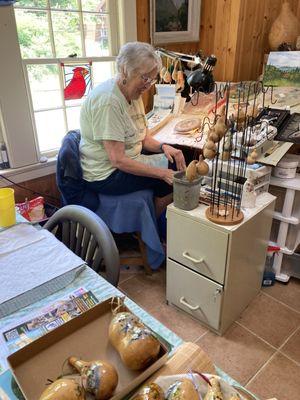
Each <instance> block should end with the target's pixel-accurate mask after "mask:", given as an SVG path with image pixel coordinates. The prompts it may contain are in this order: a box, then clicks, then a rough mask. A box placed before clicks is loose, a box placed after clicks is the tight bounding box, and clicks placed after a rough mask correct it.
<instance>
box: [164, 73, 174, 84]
mask: <svg viewBox="0 0 300 400" xmlns="http://www.w3.org/2000/svg"><path fill="white" fill-rule="evenodd" d="M163 80H164V82H165V83H171V81H172V76H171V74H170V72H169V71H168V70H166V72H165V74H164V76H163Z"/></svg>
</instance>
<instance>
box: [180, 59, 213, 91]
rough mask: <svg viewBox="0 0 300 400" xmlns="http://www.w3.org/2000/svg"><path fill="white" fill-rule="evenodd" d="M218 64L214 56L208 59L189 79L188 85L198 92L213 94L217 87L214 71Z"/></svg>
mask: <svg viewBox="0 0 300 400" xmlns="http://www.w3.org/2000/svg"><path fill="white" fill-rule="evenodd" d="M216 63H217V58H216V57H215V56H214V55H211V56H209V57H207V59H206V60H205V62H204V64H201V65H200V68H198V69H196V70H195V71H193V72H191V73H190V75H189V76H188V77H187V83H188V85H189V86H190V87H191V88H193V89H194V90H195V91H196V92H204V93H211V92H212V91H213V90H214V87H215V81H214V77H213V74H212V71H213V69H214V66H215V65H216Z"/></svg>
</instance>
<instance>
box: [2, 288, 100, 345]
mask: <svg viewBox="0 0 300 400" xmlns="http://www.w3.org/2000/svg"><path fill="white" fill-rule="evenodd" d="M97 303H98V300H97V298H96V297H95V296H94V295H93V293H92V292H91V291H88V292H87V291H86V290H85V289H83V288H80V289H77V290H76V291H74V292H72V293H71V294H69V295H68V296H67V298H65V299H63V300H60V301H58V302H57V303H55V304H52V305H51V306H48V307H46V308H44V309H42V310H41V311H42V312H41V313H40V314H39V315H36V316H33V317H31V318H30V319H27V320H26V321H24V322H22V323H20V324H18V325H17V326H14V327H12V328H10V329H8V330H6V331H4V332H3V336H4V339H5V342H6V345H7V347H8V350H9V352H10V353H13V352H15V351H17V350H19V349H21V348H22V347H24V346H26V345H27V344H29V343H31V342H33V341H34V340H35V339H37V338H39V337H40V336H43V335H45V334H46V333H47V332H49V331H52V330H53V329H55V328H57V327H58V326H60V325H62V324H64V323H65V322H67V321H69V320H71V319H72V318H74V317H77V316H78V315H80V314H82V313H83V312H84V311H87V310H88V309H90V308H91V307H93V306H94V305H96V304H97Z"/></svg>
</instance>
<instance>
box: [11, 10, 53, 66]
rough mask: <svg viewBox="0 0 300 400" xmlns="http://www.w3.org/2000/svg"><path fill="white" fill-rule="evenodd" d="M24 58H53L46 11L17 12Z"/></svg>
mask: <svg viewBox="0 0 300 400" xmlns="http://www.w3.org/2000/svg"><path fill="white" fill-rule="evenodd" d="M15 14H16V22H17V28H18V37H19V43H20V47H21V53H22V58H40V57H44V58H45V57H52V50H51V44H50V36H49V27H48V20H47V12H46V11H27V10H15Z"/></svg>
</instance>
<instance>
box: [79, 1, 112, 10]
mask: <svg viewBox="0 0 300 400" xmlns="http://www.w3.org/2000/svg"><path fill="white" fill-rule="evenodd" d="M81 4H82V10H83V11H96V12H107V0H81Z"/></svg>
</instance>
